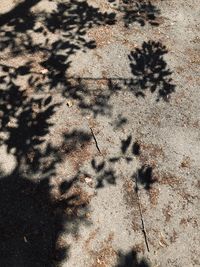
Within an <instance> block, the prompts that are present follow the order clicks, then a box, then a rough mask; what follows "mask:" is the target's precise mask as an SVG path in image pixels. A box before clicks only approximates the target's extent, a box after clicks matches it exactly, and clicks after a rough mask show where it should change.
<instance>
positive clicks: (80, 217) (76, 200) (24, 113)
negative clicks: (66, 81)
mask: <svg viewBox="0 0 200 267" xmlns="http://www.w3.org/2000/svg"><path fill="white" fill-rule="evenodd" d="M7 86H8V87H7V89H4V90H3V89H2V90H1V92H0V93H1V94H0V110H1V116H0V133H1V146H2V147H3V146H4V147H6V149H7V151H6V153H7V154H8V155H12V156H13V158H14V159H13V161H14V162H15V167H14V168H13V169H12V170H10V172H9V173H4V172H3V171H1V173H0V232H1V234H0V265H1V266H8V267H9V266H10V267H11V266H21V267H23V266H24V267H25V266H26V267H27V266H41V267H43V266H57V264H58V263H59V262H61V261H62V260H64V259H66V258H67V253H68V249H69V247H68V246H67V245H66V244H63V243H62V242H61V241H60V235H61V234H62V233H64V232H69V233H72V234H73V233H74V234H75V233H76V232H77V231H78V226H79V224H80V223H83V222H84V221H85V222H86V219H85V216H84V210H85V212H86V211H87V204H88V203H87V202H85V200H84V199H82V197H81V194H82V193H81V190H80V188H79V187H78V177H76V179H75V178H73V179H71V180H69V181H67V183H68V186H67V187H66V186H63V184H62V185H60V186H61V188H62V190H61V191H60V194H58V195H55V194H53V189H54V185H52V179H55V176H56V174H57V172H56V167H57V164H59V163H61V162H62V161H63V160H64V157H66V155H68V154H69V153H70V152H72V151H74V150H75V149H76V148H77V146H78V145H79V144H84V143H86V142H89V141H90V138H91V137H90V134H87V133H85V132H83V131H78V130H76V131H75V132H74V131H73V132H71V133H67V134H65V135H63V140H62V141H61V145H60V146H55V145H53V144H51V142H50V141H48V138H47V135H48V133H49V129H50V127H51V126H52V125H53V124H52V123H50V119H51V117H52V116H53V114H54V112H55V111H56V108H57V107H58V106H59V104H52V97H51V96H49V97H45V98H44V97H40V98H39V97H38V96H37V97H34V96H33V95H32V96H31V97H30V96H28V95H26V93H25V92H24V91H21V90H20V88H19V87H18V86H17V85H15V84H14V83H13V82H11V81H10V82H8V84H7ZM69 139H70V142H69ZM72 143H73V146H72V145H71V144H72ZM64 146H65V151H64V152H63V150H62V149H61V148H63V147H64ZM3 157H5V155H3ZM80 210H82V213H80ZM72 226H73V227H72Z"/></svg>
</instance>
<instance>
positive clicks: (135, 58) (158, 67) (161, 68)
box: [129, 41, 175, 101]
mask: <svg viewBox="0 0 200 267" xmlns="http://www.w3.org/2000/svg"><path fill="white" fill-rule="evenodd" d="M167 52H168V51H167V49H166V47H165V46H163V45H162V44H161V43H159V42H153V41H149V42H144V43H143V44H142V48H141V49H140V48H136V50H135V51H132V52H131V54H130V55H129V60H130V61H131V63H130V67H131V70H132V74H133V76H134V78H133V80H132V81H131V83H130V84H129V86H130V89H131V90H132V91H133V92H134V94H135V95H136V96H142V97H144V96H145V92H144V91H145V90H148V89H149V90H150V92H151V93H154V92H155V91H156V92H157V100H159V99H163V100H165V101H168V100H169V96H170V94H171V93H173V92H174V91H175V85H174V84H173V83H172V78H171V74H172V72H171V71H170V69H169V68H168V66H167V63H166V61H165V60H164V58H163V56H164V55H165V54H167Z"/></svg>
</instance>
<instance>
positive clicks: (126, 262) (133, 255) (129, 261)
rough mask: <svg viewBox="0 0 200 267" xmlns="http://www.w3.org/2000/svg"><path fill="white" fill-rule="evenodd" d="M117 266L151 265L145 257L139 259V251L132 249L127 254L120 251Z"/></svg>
mask: <svg viewBox="0 0 200 267" xmlns="http://www.w3.org/2000/svg"><path fill="white" fill-rule="evenodd" d="M115 267H150V265H149V264H148V262H147V261H146V260H145V259H141V260H139V259H138V256H137V252H136V251H134V250H132V251H130V252H128V253H127V254H123V253H122V252H121V251H119V252H118V264H117V265H116V266H115Z"/></svg>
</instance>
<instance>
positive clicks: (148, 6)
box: [108, 0, 160, 28]
mask: <svg viewBox="0 0 200 267" xmlns="http://www.w3.org/2000/svg"><path fill="white" fill-rule="evenodd" d="M108 2H109V3H112V4H114V6H115V7H116V9H117V10H118V11H120V12H121V13H122V16H123V21H124V26H125V27H127V28H129V27H130V26H131V25H132V24H134V23H138V24H139V25H140V26H145V25H146V24H147V23H149V24H150V25H152V26H158V25H159V15H160V10H159V9H158V8H157V7H156V6H155V5H154V4H152V3H151V1H147V0H120V1H119V3H118V4H117V3H115V2H116V1H115V0H108Z"/></svg>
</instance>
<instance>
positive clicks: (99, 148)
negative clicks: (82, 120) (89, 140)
mask: <svg viewBox="0 0 200 267" xmlns="http://www.w3.org/2000/svg"><path fill="white" fill-rule="evenodd" d="M90 131H91V133H92V136H93V138H94V141H95V144H96V148H97V150H98V151H99V153H100V154H101V150H100V148H99V146H98V143H97V139H96V137H95V135H94V132H93V130H92V128H91V127H90Z"/></svg>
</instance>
